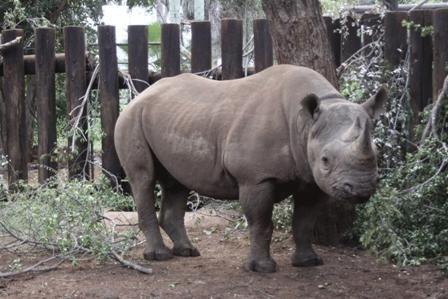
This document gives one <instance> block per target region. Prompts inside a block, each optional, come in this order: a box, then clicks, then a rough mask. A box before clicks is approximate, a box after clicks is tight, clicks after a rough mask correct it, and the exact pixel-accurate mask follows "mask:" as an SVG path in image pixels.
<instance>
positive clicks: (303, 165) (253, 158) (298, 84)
mask: <svg viewBox="0 0 448 299" xmlns="http://www.w3.org/2000/svg"><path fill="white" fill-rule="evenodd" d="M385 98H386V92H385V90H384V89H381V90H380V91H379V92H378V93H377V94H376V96H374V97H373V98H371V99H369V100H368V101H367V102H366V103H364V104H363V105H358V104H354V103H351V102H348V101H346V100H345V99H343V97H342V96H341V95H340V94H339V93H338V92H337V90H336V89H335V88H334V87H332V85H331V84H330V83H329V82H328V81H327V80H326V79H325V78H324V77H322V76H321V75H320V74H318V73H316V72H314V71H313V70H311V69H308V68H303V67H297V66H290V65H279V66H274V67H271V68H269V69H267V70H265V71H263V72H260V73H258V74H256V75H253V76H250V77H248V78H244V79H238V80H229V81H212V80H208V79H204V78H201V77H199V76H196V75H191V74H182V75H179V76H176V77H172V78H167V79H162V80H160V81H158V82H157V83H156V84H154V85H153V86H151V87H150V88H148V89H146V90H145V91H144V92H143V93H141V94H140V95H139V96H138V97H136V98H135V100H133V101H132V102H131V103H130V104H129V105H128V107H127V108H126V109H125V111H123V112H122V113H121V115H120V117H119V119H118V121H117V125H116V129H115V144H116V148H117V153H118V156H119V158H120V161H121V164H122V165H123V167H124V169H125V172H126V174H127V175H128V177H129V181H130V184H131V187H132V191H133V195H134V198H135V202H136V205H137V211H138V217H139V226H140V228H141V230H142V231H143V232H144V234H145V237H146V248H145V251H144V257H145V258H146V259H149V260H166V259H169V258H172V256H173V254H174V255H179V256H198V255H199V252H198V250H197V249H196V248H195V247H194V246H193V245H192V244H191V242H190V240H189V239H188V236H187V233H186V231H185V226H184V213H185V204H186V201H187V195H188V192H189V191H190V190H195V191H197V192H198V193H200V194H203V195H207V196H210V197H214V198H221V199H226V198H239V200H240V202H241V205H242V207H243V210H244V213H245V215H246V218H247V221H248V223H249V228H250V243H251V245H250V254H249V258H248V261H247V263H246V265H245V267H246V269H249V270H252V271H259V272H274V271H275V269H276V263H275V261H274V260H273V259H272V258H271V255H270V249H269V247H270V242H271V235H272V229H273V225H272V220H271V216H272V208H273V204H274V203H276V202H278V201H280V200H282V199H284V198H285V197H286V196H288V195H290V194H292V195H293V196H294V216H293V217H294V220H293V234H294V240H295V244H296V251H295V253H294V255H293V257H292V264H293V265H294V266H313V265H320V264H322V260H321V259H320V258H319V256H317V254H316V253H315V252H314V250H313V248H312V246H311V239H312V234H313V227H314V223H315V219H316V214H317V212H318V210H319V206H320V204H321V203H322V202H323V201H324V200H325V199H326V198H327V197H328V196H331V197H333V198H336V199H337V200H351V201H354V202H357V201H365V200H366V199H368V198H369V196H370V195H372V194H373V193H374V190H375V187H376V182H377V166H376V153H375V150H374V148H373V145H372V143H371V137H370V131H371V128H372V119H373V118H374V117H376V116H377V115H378V114H379V113H380V112H381V107H382V106H383V104H384V102H385ZM156 181H158V182H159V183H160V184H161V186H162V190H163V199H162V208H161V211H160V216H159V219H157V216H156V212H155V208H154V194H153V190H154V184H155V182H156ZM159 225H160V227H162V228H163V229H164V230H165V231H166V233H167V234H168V236H169V237H170V238H171V239H172V241H173V243H174V248H173V249H172V250H170V249H168V248H167V247H166V246H165V245H164V243H163V240H162V237H161V234H160V230H159Z"/></svg>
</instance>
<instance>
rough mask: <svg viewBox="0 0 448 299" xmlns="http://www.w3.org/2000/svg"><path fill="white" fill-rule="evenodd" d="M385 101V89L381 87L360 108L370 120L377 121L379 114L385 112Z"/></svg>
mask: <svg viewBox="0 0 448 299" xmlns="http://www.w3.org/2000/svg"><path fill="white" fill-rule="evenodd" d="M386 100H387V89H386V87H385V86H384V85H383V86H381V87H380V89H378V91H377V92H376V94H375V95H374V96H373V97H371V98H370V99H368V100H367V102H365V103H364V104H362V106H363V107H364V109H366V111H367V113H368V114H369V115H370V117H371V118H372V119H377V118H378V117H379V116H380V115H381V113H383V112H385V111H386V109H385V107H384V106H385V105H386Z"/></svg>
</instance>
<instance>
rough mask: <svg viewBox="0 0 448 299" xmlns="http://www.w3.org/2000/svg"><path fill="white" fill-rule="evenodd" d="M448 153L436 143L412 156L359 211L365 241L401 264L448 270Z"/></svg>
mask: <svg viewBox="0 0 448 299" xmlns="http://www.w3.org/2000/svg"><path fill="white" fill-rule="evenodd" d="M447 162H448V153H447V152H445V151H444V149H443V147H442V146H441V143H440V142H439V141H436V140H431V141H428V142H427V143H426V144H425V145H424V146H423V147H422V148H420V150H419V151H417V152H415V153H413V154H408V156H407V162H406V163H403V164H402V165H401V167H398V168H397V169H396V170H394V171H393V172H391V173H390V174H389V175H387V177H385V178H384V179H383V181H382V184H381V187H380V189H379V190H378V192H377V193H376V195H375V196H374V197H373V198H372V199H371V200H370V201H369V202H368V203H367V204H366V205H365V206H364V207H362V208H360V209H359V210H358V212H359V213H358V216H359V217H358V219H357V229H358V230H359V233H360V240H361V243H362V244H363V245H364V246H365V247H366V248H369V249H370V250H372V251H373V252H374V253H376V254H378V255H379V256H381V257H384V258H387V259H389V260H392V261H394V262H396V263H398V264H401V265H419V264H421V263H422V262H424V261H427V260H433V261H435V262H437V263H438V264H440V265H441V266H442V267H443V268H445V269H448V260H446V256H447V255H448V225H447V224H448V216H447V215H448V201H447V198H448V176H447V175H446V166H447Z"/></svg>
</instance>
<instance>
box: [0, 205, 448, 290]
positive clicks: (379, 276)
mask: <svg viewBox="0 0 448 299" xmlns="http://www.w3.org/2000/svg"><path fill="white" fill-rule="evenodd" d="M188 214H190V215H189V216H188V218H189V219H187V221H186V223H187V226H188V230H189V233H190V236H191V238H192V240H193V242H194V243H195V244H196V245H197V247H198V248H199V250H200V251H201V256H200V257H196V258H182V257H175V258H174V259H173V260H170V261H164V262H151V263H150V262H147V261H145V260H143V259H142V251H143V248H142V247H139V248H136V249H135V250H133V251H132V252H131V253H130V255H129V256H128V257H127V258H128V259H132V260H133V261H135V262H138V263H140V264H142V265H146V266H148V267H151V268H152V269H153V271H154V272H153V274H151V275H147V274H141V273H138V272H136V271H135V270H130V269H127V268H124V267H122V266H121V265H119V264H114V263H106V264H98V263H96V262H92V261H86V262H81V263H80V265H79V266H78V267H77V268H73V267H72V266H71V265H70V264H69V263H66V264H63V265H62V266H61V267H60V268H59V269H58V270H54V271H51V272H47V273H39V274H24V275H21V276H18V277H15V278H12V279H3V280H1V279H0V297H2V298H448V279H447V278H446V277H444V276H443V275H442V273H441V272H439V271H438V270H437V269H436V268H435V267H433V266H421V267H416V268H398V267H395V266H393V265H391V264H384V263H380V262H378V261H376V259H375V258H374V257H372V256H370V255H369V254H368V253H366V252H364V251H360V250H357V249H354V248H334V247H322V246H317V247H316V249H317V252H318V253H319V254H320V255H321V256H322V257H323V259H324V262H325V264H324V265H323V266H319V267H312V268H294V267H292V266H291V264H290V256H291V254H292V251H293V242H292V239H291V237H290V236H289V235H285V234H284V233H279V232H276V233H275V235H274V240H275V241H274V242H273V246H272V252H273V257H274V259H275V260H276V261H277V264H278V271H277V272H276V273H273V274H260V273H248V272H246V271H245V270H243V269H242V263H243V261H244V259H245V257H246V254H247V252H248V248H249V240H248V232H247V230H244V229H243V230H236V231H234V232H232V233H231V234H228V233H226V232H228V230H229V223H227V221H225V220H224V219H223V218H220V217H215V216H203V215H202V216H198V215H195V216H191V214H192V213H188ZM129 215H131V216H130V217H131V218H132V217H135V215H132V214H129ZM109 216H110V215H109ZM116 217H121V216H119V215H118V216H116ZM126 217H128V216H126ZM192 217H193V218H192ZM194 217H200V218H201V221H198V220H197V219H194ZM134 220H135V219H130V220H129V221H134ZM1 254H2V256H1V257H0V268H1V270H2V271H5V270H6V269H5V265H8V264H10V263H11V262H12V259H13V256H11V255H9V254H8V253H5V252H2V253H1ZM21 258H22V259H23V260H24V264H25V261H26V262H27V263H29V264H31V263H32V260H33V259H34V260H37V259H42V253H40V254H39V253H38V254H35V253H30V254H29V255H27V257H26V256H22V257H21Z"/></svg>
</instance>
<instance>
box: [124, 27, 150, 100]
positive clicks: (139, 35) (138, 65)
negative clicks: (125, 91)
mask: <svg viewBox="0 0 448 299" xmlns="http://www.w3.org/2000/svg"><path fill="white" fill-rule="evenodd" d="M128 70H129V75H130V76H131V78H132V79H133V80H134V81H133V83H134V86H135V89H137V91H138V92H142V91H143V90H145V88H147V87H148V83H147V82H148V77H149V72H148V26H145V25H129V26H128Z"/></svg>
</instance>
